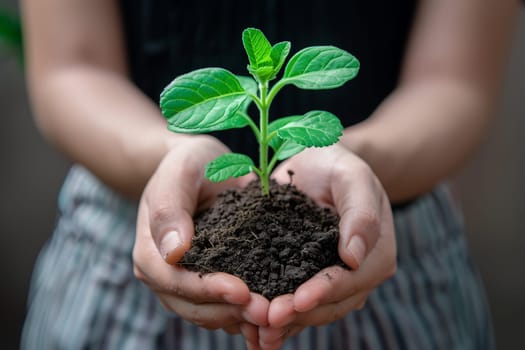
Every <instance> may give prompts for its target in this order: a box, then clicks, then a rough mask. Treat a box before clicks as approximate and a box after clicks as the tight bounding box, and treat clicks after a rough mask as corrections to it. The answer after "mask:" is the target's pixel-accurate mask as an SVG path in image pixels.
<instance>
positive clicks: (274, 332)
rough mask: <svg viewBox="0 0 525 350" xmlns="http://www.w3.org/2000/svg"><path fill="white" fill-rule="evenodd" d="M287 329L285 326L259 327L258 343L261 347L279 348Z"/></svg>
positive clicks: (284, 338)
mask: <svg viewBox="0 0 525 350" xmlns="http://www.w3.org/2000/svg"><path fill="white" fill-rule="evenodd" d="M288 332H289V330H288V329H287V328H270V327H261V328H259V345H260V347H261V349H264V350H273V349H280V348H281V345H282V344H283V343H284V341H285V340H286V337H287V335H288Z"/></svg>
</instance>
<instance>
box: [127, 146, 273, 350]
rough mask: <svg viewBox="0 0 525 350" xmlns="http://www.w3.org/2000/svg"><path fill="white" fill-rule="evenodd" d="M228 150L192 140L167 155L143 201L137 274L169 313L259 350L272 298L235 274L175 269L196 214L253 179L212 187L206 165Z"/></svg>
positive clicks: (136, 251) (188, 243)
mask: <svg viewBox="0 0 525 350" xmlns="http://www.w3.org/2000/svg"><path fill="white" fill-rule="evenodd" d="M227 151H228V149H227V148H226V147H225V146H224V145H223V144H222V143H220V142H219V141H217V140H216V139H215V138H212V137H209V136H190V137H187V139H186V138H185V139H184V141H182V142H179V143H178V145H177V146H176V147H174V148H173V149H172V150H170V151H169V152H168V153H167V154H166V156H165V157H164V159H163V160H162V162H161V163H160V165H159V167H158V169H157V170H156V172H155V174H154V175H153V176H152V177H151V179H150V180H149V182H148V184H147V186H146V188H145V190H144V193H143V195H142V198H141V200H140V205H139V211H138V220H137V232H136V241H135V246H134V250H133V260H134V271H135V275H136V276H137V278H138V279H140V280H141V281H142V282H144V283H145V284H146V285H148V286H149V287H150V288H151V289H152V290H153V291H154V292H155V293H156V294H157V296H158V297H159V299H160V301H161V303H162V304H163V305H164V307H165V308H166V309H168V310H170V311H173V312H175V313H177V314H178V315H179V316H181V317H182V318H184V319H186V320H188V321H190V322H193V323H194V324H196V325H198V326H202V327H205V328H208V329H218V328H223V329H224V330H226V331H227V332H229V333H232V334H233V333H239V332H242V333H243V335H244V336H245V338H246V342H247V344H248V345H249V347H251V348H254V349H255V348H256V345H255V344H257V343H258V338H257V337H258V332H257V326H262V325H267V311H268V307H269V302H268V300H267V299H265V298H264V297H262V296H261V295H257V294H253V293H250V291H249V290H248V286H247V285H246V284H245V283H244V282H243V281H241V280H240V279H239V278H237V277H235V276H232V275H229V274H226V273H211V274H205V275H202V276H199V274H198V273H195V272H190V271H188V270H186V269H184V268H182V267H180V266H177V265H176V263H177V262H178V261H179V260H180V259H181V258H182V256H183V255H184V253H185V252H186V250H188V249H189V248H190V246H191V239H192V237H193V233H194V224H193V220H192V217H193V214H194V213H195V212H196V211H197V210H199V209H201V208H202V207H205V206H207V205H209V203H210V202H211V201H213V200H214V198H215V196H216V195H217V194H218V193H219V192H220V191H222V190H224V189H225V188H226V187H233V186H240V185H243V184H244V183H245V182H247V181H248V180H249V179H247V178H244V179H235V180H231V181H227V182H224V183H220V184H212V183H211V182H209V181H207V180H205V179H204V177H203V173H204V168H205V164H206V163H208V162H209V161H211V160H213V159H214V158H216V157H217V156H219V155H220V154H222V153H225V152H227Z"/></svg>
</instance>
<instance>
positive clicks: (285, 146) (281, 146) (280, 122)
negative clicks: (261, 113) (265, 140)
mask: <svg viewBox="0 0 525 350" xmlns="http://www.w3.org/2000/svg"><path fill="white" fill-rule="evenodd" d="M301 118H303V116H301V115H295V116H290V117H284V118H279V119H277V120H274V121H273V122H271V123H270V124H269V125H268V134H272V133H273V132H277V131H278V130H279V129H280V128H282V127H283V126H285V125H286V124H289V123H291V122H294V121H297V120H299V119H301ZM269 145H270V147H272V149H273V150H274V152H278V153H277V159H278V160H283V159H286V158H290V157H291V156H293V155H295V154H297V153H299V152H301V151H302V150H304V149H305V148H306V147H305V146H303V145H298V144H296V143H294V142H291V141H287V140H285V139H283V138H281V137H279V136H278V135H275V136H274V137H273V138H272V139H271V140H270V142H269Z"/></svg>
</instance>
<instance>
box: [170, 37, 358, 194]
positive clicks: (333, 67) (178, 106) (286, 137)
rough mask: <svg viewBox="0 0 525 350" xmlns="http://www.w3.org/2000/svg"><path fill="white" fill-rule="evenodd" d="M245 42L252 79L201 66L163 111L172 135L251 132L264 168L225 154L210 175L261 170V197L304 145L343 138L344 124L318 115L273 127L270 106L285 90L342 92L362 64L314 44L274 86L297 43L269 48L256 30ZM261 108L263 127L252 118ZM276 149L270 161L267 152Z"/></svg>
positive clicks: (174, 90) (173, 88) (174, 88)
mask: <svg viewBox="0 0 525 350" xmlns="http://www.w3.org/2000/svg"><path fill="white" fill-rule="evenodd" d="M242 42H243V45H244V48H245V50H246V53H247V55H248V61H249V64H248V72H249V73H250V74H251V75H252V77H253V78H251V77H248V76H236V75H234V74H233V73H231V72H230V71H228V70H226V69H223V68H203V69H198V70H195V71H192V72H190V73H187V74H184V75H181V76H179V77H177V78H175V79H174V80H173V81H172V82H171V83H170V84H169V85H168V86H166V88H165V89H164V91H163V92H162V94H161V96H160V107H161V110H162V114H163V115H164V117H165V118H166V119H167V121H168V129H169V130H171V131H174V132H179V133H188V134H200V133H206V132H212V131H219V130H227V129H233V128H242V127H246V126H248V127H250V128H251V129H252V131H253V133H254V134H255V137H256V138H257V141H258V144H259V165H258V166H256V165H255V163H254V162H253V160H252V159H251V158H250V157H248V156H246V155H244V154H239V153H227V154H224V155H222V156H220V157H218V158H216V159H215V160H213V161H211V162H210V163H208V164H207V166H206V170H205V176H206V177H207V178H208V179H209V180H210V181H214V182H220V181H224V180H226V179H228V178H229V177H239V176H243V175H246V174H248V173H250V172H252V171H253V172H255V173H256V174H257V175H258V176H259V179H260V181H261V188H262V192H263V194H265V195H268V193H269V176H270V174H271V172H272V170H273V168H274V166H275V165H276V163H277V162H278V161H280V160H284V159H286V158H289V157H291V156H293V155H295V154H297V153H299V152H301V151H302V150H304V149H305V148H306V147H324V146H329V145H332V144H334V143H336V142H337V141H338V140H339V137H341V135H342V133H343V127H342V125H341V122H340V121H339V119H338V118H337V117H336V116H335V115H333V114H332V113H330V112H326V111H320V110H314V111H310V112H307V113H306V114H304V115H293V116H286V117H281V118H279V119H276V120H274V121H273V122H271V123H270V122H269V111H270V106H271V104H272V102H273V100H274V99H275V96H276V95H277V93H278V92H279V91H280V90H281V89H282V88H283V87H284V86H286V85H290V84H291V85H294V86H296V87H298V88H300V89H306V90H324V89H333V88H337V87H340V86H341V85H343V84H344V83H346V82H347V81H349V80H350V79H352V78H354V77H355V76H356V75H357V72H358V71H359V61H358V60H357V59H356V58H355V57H354V56H352V55H351V54H350V53H348V52H346V51H344V50H341V49H339V48H337V47H334V46H311V47H307V48H305V49H302V50H301V51H299V52H297V53H296V54H295V55H294V56H293V57H292V58H291V59H290V60H289V61H288V63H287V64H286V67H285V69H284V74H283V76H282V78H281V79H280V80H278V81H277V82H275V84H273V86H271V87H270V84H269V82H270V81H271V80H273V79H275V78H276V77H277V74H278V73H279V72H280V70H281V68H282V67H283V65H284V63H285V61H286V58H287V57H288V54H289V53H290V47H291V44H290V42H288V41H283V42H280V43H277V44H275V45H273V46H272V45H271V44H270V42H269V41H268V39H267V38H266V37H265V35H264V34H263V33H262V32H261V31H260V30H258V29H255V28H247V29H245V30H244V31H243V33H242ZM252 102H253V103H255V105H256V106H257V109H258V111H259V123H258V125H257V124H256V123H255V122H254V121H253V120H252V118H251V117H250V116H249V115H248V107H249V106H250V104H251V103H252ZM270 148H271V149H272V150H273V153H272V154H271V158H269V149H270Z"/></svg>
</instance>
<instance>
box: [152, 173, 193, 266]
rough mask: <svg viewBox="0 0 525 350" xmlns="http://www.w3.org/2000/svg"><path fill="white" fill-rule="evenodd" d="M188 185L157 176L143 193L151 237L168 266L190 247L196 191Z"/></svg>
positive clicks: (188, 183)
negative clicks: (145, 197) (145, 196)
mask: <svg viewBox="0 0 525 350" xmlns="http://www.w3.org/2000/svg"><path fill="white" fill-rule="evenodd" d="M185 180H187V179H185ZM190 183H191V182H190V181H179V179H178V176H173V177H171V178H170V177H164V176H159V177H157V178H156V179H155V180H154V181H153V183H152V184H151V185H152V186H151V187H150V188H149V189H147V190H146V193H147V200H146V202H147V208H148V219H149V220H148V221H149V228H150V231H151V236H152V238H153V241H154V242H155V245H156V246H157V249H158V251H159V253H160V255H161V256H162V258H163V259H164V260H165V261H166V262H168V263H169V264H171V265H174V264H176V263H177V262H178V261H179V260H180V259H181V258H182V256H183V255H184V253H185V252H186V251H187V250H188V249H189V248H190V247H191V240H192V238H193V234H194V225H193V213H194V212H195V207H196V201H197V200H196V198H197V196H198V192H199V189H198V186H197V185H196V184H191V185H190Z"/></svg>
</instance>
